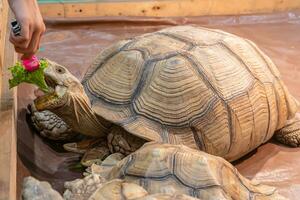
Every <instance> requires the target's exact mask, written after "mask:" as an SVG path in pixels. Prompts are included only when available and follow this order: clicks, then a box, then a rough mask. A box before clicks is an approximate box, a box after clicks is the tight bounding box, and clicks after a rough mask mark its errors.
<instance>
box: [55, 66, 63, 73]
mask: <svg viewBox="0 0 300 200" xmlns="http://www.w3.org/2000/svg"><path fill="white" fill-rule="evenodd" d="M55 70H56V72H57V73H59V74H63V73H65V72H66V70H65V69H64V68H62V67H60V66H57V67H56V69H55Z"/></svg>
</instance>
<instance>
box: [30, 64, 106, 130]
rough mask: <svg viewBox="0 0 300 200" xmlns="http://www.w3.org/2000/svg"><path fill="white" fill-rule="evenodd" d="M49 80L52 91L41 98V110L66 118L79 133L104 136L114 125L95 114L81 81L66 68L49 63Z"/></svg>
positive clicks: (46, 73)
mask: <svg viewBox="0 0 300 200" xmlns="http://www.w3.org/2000/svg"><path fill="white" fill-rule="evenodd" d="M46 61H47V62H48V67H47V68H46V69H45V70H44V76H45V81H46V83H47V85H48V86H49V88H50V92H48V93H46V94H44V95H42V96H39V97H37V98H36V99H35V100H34V105H35V108H36V110H37V111H43V110H49V111H51V112H53V113H55V114H56V115H58V116H59V117H60V118H62V119H63V121H65V122H66V123H67V124H68V125H69V126H70V127H71V128H72V130H74V131H75V132H78V133H81V134H85V135H92V136H104V135H105V134H106V131H107V130H108V127H109V126H110V123H108V122H107V121H106V120H104V119H103V118H102V117H100V116H98V115H96V114H95V112H94V111H93V110H92V108H91V104H90V100H89V98H88V96H87V95H86V94H85V91H84V88H83V86H82V84H81V83H80V81H79V80H78V79H77V78H76V77H75V76H73V75H72V74H71V73H70V72H69V71H68V69H67V68H66V67H63V66H61V65H59V64H57V63H55V62H52V61H50V60H47V59H46Z"/></svg>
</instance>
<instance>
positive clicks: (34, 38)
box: [22, 32, 40, 58]
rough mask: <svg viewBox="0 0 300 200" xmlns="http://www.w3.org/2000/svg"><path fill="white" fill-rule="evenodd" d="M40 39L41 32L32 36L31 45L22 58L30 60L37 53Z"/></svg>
mask: <svg viewBox="0 0 300 200" xmlns="http://www.w3.org/2000/svg"><path fill="white" fill-rule="evenodd" d="M39 39H40V32H34V33H33V34H32V38H31V41H30V44H29V46H28V48H27V49H26V52H24V55H23V56H22V58H30V57H31V56H33V55H34V54H35V53H36V52H37V48H38V42H39Z"/></svg>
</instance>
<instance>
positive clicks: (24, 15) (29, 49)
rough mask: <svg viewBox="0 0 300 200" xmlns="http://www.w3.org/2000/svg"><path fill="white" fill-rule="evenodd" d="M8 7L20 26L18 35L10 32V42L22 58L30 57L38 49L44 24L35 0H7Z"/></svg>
mask: <svg viewBox="0 0 300 200" xmlns="http://www.w3.org/2000/svg"><path fill="white" fill-rule="evenodd" d="M9 4H10V7H11V9H12V11H13V12H14V14H15V16H16V20H17V21H18V22H19V24H20V26H21V32H20V35H19V36H15V35H14V34H13V32H11V33H10V39H9V40H10V42H11V43H12V44H13V45H14V46H15V50H16V52H18V53H21V54H23V56H22V58H30V57H31V56H33V55H34V54H35V53H36V52H37V51H38V49H39V45H40V40H41V36H42V35H43V33H44V32H45V29H46V28H45V24H44V22H43V18H42V15H41V13H40V10H39V7H38V4H37V2H36V0H9Z"/></svg>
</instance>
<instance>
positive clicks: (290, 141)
mask: <svg viewBox="0 0 300 200" xmlns="http://www.w3.org/2000/svg"><path fill="white" fill-rule="evenodd" d="M275 139H276V140H278V141H279V142H281V143H283V144H286V145H289V146H292V147H299V146H300V113H297V114H296V116H295V117H294V118H293V119H291V120H288V121H287V124H286V125H285V126H284V127H283V128H282V129H280V130H278V131H276V132H275Z"/></svg>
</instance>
